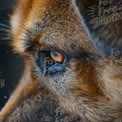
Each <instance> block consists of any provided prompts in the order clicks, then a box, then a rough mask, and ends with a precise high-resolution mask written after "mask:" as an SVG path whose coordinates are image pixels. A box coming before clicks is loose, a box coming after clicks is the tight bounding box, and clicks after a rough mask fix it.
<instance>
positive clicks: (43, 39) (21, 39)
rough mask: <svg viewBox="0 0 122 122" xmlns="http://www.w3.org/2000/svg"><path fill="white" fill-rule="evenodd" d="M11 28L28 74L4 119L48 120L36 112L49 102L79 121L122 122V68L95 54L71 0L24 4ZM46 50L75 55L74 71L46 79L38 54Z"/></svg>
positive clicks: (27, 0) (23, 0) (36, 0)
mask: <svg viewBox="0 0 122 122" xmlns="http://www.w3.org/2000/svg"><path fill="white" fill-rule="evenodd" d="M11 24H12V29H11V32H12V35H13V42H12V45H13V48H14V50H15V51H16V52H17V53H19V54H20V55H22V56H23V57H24V59H25V72H24V74H23V78H22V80H21V81H22V82H20V84H19V85H18V87H17V89H16V90H15V91H14V93H13V95H12V97H11V98H10V100H9V101H8V103H7V104H6V106H5V107H4V108H3V110H2V111H1V112H0V119H1V121H2V119H3V120H4V121H5V122H16V121H19V122H21V121H22V122H27V121H29V122H38V121H41V122H43V121H44V120H42V117H40V118H38V119H37V115H38V116H39V112H37V111H38V109H39V107H40V106H41V104H42V105H45V104H44V101H46V102H47V103H48V102H49V101H48V99H49V100H50V101H53V104H54V105H55V104H56V107H54V110H55V109H56V108H57V105H60V106H61V108H62V109H64V111H65V113H67V112H69V116H68V115H67V116H68V117H69V118H70V117H71V116H72V115H74V116H75V117H74V122H78V121H79V122H81V121H85V122H89V121H92V122H103V121H109V122H112V121H114V120H116V119H120V120H122V118H121V117H122V102H121V101H122V97H121V96H122V90H121V89H122V77H121V75H122V71H121V70H122V67H121V66H122V64H121V63H120V64H118V63H117V64H116V63H113V62H114V61H116V60H119V59H117V58H115V59H114V60H112V61H111V58H106V57H103V56H102V54H100V53H99V52H98V51H96V49H95V48H94V46H93V45H92V43H91V40H90V39H89V37H88V35H87V33H86V31H85V28H84V26H83V25H82V24H81V19H80V17H79V16H78V14H77V10H76V9H75V6H74V5H73V4H72V1H70V0H20V1H19V4H18V7H17V9H16V11H15V12H14V14H13V16H12V18H11ZM44 47H46V48H47V47H48V48H49V47H52V48H56V49H59V50H61V51H64V52H66V54H67V55H68V56H69V57H70V59H71V60H70V67H69V68H67V70H66V72H65V73H64V74H63V75H62V76H59V75H57V76H55V78H53V77H52V78H48V77H44V76H43V75H42V73H41V71H40V70H39V67H38V66H37V64H36V56H37V52H38V51H39V50H40V49H42V48H44ZM120 60H121V57H120ZM56 81H58V83H57V82H56ZM53 95H54V96H53ZM44 96H45V97H44ZM46 96H47V97H46ZM45 99H46V100H45ZM54 101H55V102H54ZM40 108H43V106H41V107H40ZM45 109H46V106H45ZM34 112H35V113H34ZM40 114H42V113H41V112H40ZM32 116H33V117H35V118H32ZM76 116H80V118H81V120H76V119H75V118H77V117H76ZM12 118H13V119H12ZM50 121H51V119H50Z"/></svg>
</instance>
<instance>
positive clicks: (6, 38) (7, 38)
mask: <svg viewBox="0 0 122 122" xmlns="http://www.w3.org/2000/svg"><path fill="white" fill-rule="evenodd" d="M0 40H11V38H9V37H5V38H4V37H3V38H0Z"/></svg>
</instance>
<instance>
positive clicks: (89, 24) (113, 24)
mask: <svg viewBox="0 0 122 122" xmlns="http://www.w3.org/2000/svg"><path fill="white" fill-rule="evenodd" d="M75 5H76V7H77V8H78V13H79V15H80V16H81V18H82V20H83V22H84V24H85V27H86V29H87V31H88V34H89V36H90V37H91V40H92V42H93V44H94V46H95V47H96V48H97V49H98V50H99V51H100V52H102V53H103V54H104V55H106V56H119V55H120V54H122V1H121V0H75Z"/></svg>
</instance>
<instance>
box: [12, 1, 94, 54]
mask: <svg viewBox="0 0 122 122" xmlns="http://www.w3.org/2000/svg"><path fill="white" fill-rule="evenodd" d="M12 21H13V22H14V23H12V27H13V28H12V30H13V31H12V32H13V47H14V49H15V51H17V52H19V53H21V54H23V53H25V52H26V49H27V48H29V46H32V45H33V44H34V43H38V45H39V46H40V47H41V45H43V44H45V45H49V46H51V47H56V48H58V49H60V50H65V51H66V52H71V53H72V54H73V52H74V53H75V52H79V51H80V52H89V50H92V52H94V51H93V50H94V49H93V46H92V44H91V42H90V39H89V38H88V35H87V33H86V31H85V29H84V27H83V26H82V24H81V20H80V18H79V16H78V15H77V12H76V9H75V8H74V5H73V4H72V1H71V0H28V1H26V0H22V1H20V4H19V7H18V9H17V11H16V12H15V14H14V15H13V16H12ZM18 21H19V23H18ZM15 23H18V24H15ZM14 25H15V26H14ZM85 50H86V51H85Z"/></svg>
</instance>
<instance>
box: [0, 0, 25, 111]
mask: <svg viewBox="0 0 122 122" xmlns="http://www.w3.org/2000/svg"><path fill="white" fill-rule="evenodd" d="M15 3H16V2H15V0H0V109H1V108H2V107H3V106H4V104H5V103H6V102H7V100H8V98H9V97H10V94H11V93H12V91H13V90H14V89H15V87H16V85H17V83H18V81H19V80H20V79H21V75H22V71H23V66H24V62H23V59H22V57H20V56H18V55H17V54H16V55H15V54H14V53H13V52H12V49H11V46H10V44H11V40H6V39H2V38H4V37H6V34H5V32H3V29H8V27H3V26H2V25H1V24H5V25H8V26H10V25H9V15H10V14H11V13H12V8H13V6H15ZM1 82H2V85H3V86H4V87H3V86H1ZM3 83H4V84H3Z"/></svg>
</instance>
